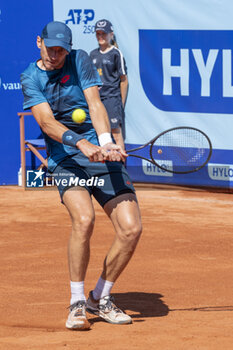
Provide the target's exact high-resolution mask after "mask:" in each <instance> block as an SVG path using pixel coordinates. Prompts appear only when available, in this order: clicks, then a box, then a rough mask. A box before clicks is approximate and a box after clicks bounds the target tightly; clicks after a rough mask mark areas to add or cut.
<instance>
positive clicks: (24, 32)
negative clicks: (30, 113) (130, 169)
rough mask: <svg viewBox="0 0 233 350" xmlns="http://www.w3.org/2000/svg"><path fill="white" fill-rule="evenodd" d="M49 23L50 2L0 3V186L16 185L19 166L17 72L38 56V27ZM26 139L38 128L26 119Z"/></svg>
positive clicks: (19, 87)
mask: <svg viewBox="0 0 233 350" xmlns="http://www.w3.org/2000/svg"><path fill="white" fill-rule="evenodd" d="M51 20H53V6H52V1H50V0H40V1H32V0H20V1H7V0H3V1H1V4H0V45H1V48H0V106H1V108H0V118H1V125H2V129H1V138H0V150H1V163H0V184H1V185H3V184H17V182H18V179H17V173H18V170H19V167H20V141H19V120H18V117H17V112H19V111H22V110H23V108H22V102H23V96H22V91H21V86H20V73H21V72H22V71H23V70H24V69H25V68H26V67H27V66H28V64H29V63H30V62H31V61H35V60H36V59H37V58H38V57H39V50H38V49H37V47H36V37H37V35H38V34H40V33H41V29H42V27H43V26H44V25H45V24H46V23H47V22H49V21H51ZM27 127H28V129H29V128H30V136H32V137H37V136H38V135H39V133H40V131H39V128H38V127H37V125H36V124H35V123H34V121H33V120H32V117H28V125H27Z"/></svg>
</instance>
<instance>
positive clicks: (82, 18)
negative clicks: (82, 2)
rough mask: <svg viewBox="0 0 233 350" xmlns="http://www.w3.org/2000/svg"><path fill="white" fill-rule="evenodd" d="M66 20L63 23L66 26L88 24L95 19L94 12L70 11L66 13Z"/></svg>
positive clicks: (89, 10) (87, 10) (88, 10)
mask: <svg viewBox="0 0 233 350" xmlns="http://www.w3.org/2000/svg"><path fill="white" fill-rule="evenodd" d="M68 17H69V18H68V19H67V20H66V21H65V23H66V24H70V23H71V24H81V23H84V24H88V23H89V22H91V21H93V20H94V18H95V12H94V10H92V9H85V10H82V9H70V10H69V13H68Z"/></svg>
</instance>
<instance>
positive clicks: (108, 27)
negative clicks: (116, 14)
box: [95, 19, 113, 34]
mask: <svg viewBox="0 0 233 350" xmlns="http://www.w3.org/2000/svg"><path fill="white" fill-rule="evenodd" d="M97 30H102V31H103V32H105V33H107V34H108V33H112V32H113V26H112V23H111V22H109V21H108V20H107V19H101V20H100V21H98V22H96V24H95V31H97Z"/></svg>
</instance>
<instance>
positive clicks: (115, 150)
mask: <svg viewBox="0 0 233 350" xmlns="http://www.w3.org/2000/svg"><path fill="white" fill-rule="evenodd" d="M101 148H102V149H103V152H102V155H103V157H104V160H109V161H110V162H121V161H122V162H125V159H126V157H128V154H127V153H126V152H125V151H124V150H123V149H122V147H121V146H119V145H116V144H115V143H107V144H106V145H104V146H103V147H101Z"/></svg>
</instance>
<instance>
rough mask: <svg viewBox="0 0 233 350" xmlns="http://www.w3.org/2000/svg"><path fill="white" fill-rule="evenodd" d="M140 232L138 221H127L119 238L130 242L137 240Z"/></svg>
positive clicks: (140, 226) (140, 227)
mask: <svg viewBox="0 0 233 350" xmlns="http://www.w3.org/2000/svg"><path fill="white" fill-rule="evenodd" d="M141 233H142V225H141V223H140V222H137V223H135V222H133V221H132V222H128V223H127V225H125V227H124V228H123V229H122V231H121V235H120V236H121V239H123V240H124V241H126V242H128V243H130V242H132V243H134V242H135V241H136V242H137V241H138V239H139V238H140V235H141Z"/></svg>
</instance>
